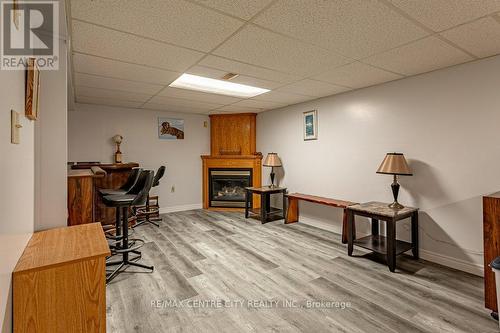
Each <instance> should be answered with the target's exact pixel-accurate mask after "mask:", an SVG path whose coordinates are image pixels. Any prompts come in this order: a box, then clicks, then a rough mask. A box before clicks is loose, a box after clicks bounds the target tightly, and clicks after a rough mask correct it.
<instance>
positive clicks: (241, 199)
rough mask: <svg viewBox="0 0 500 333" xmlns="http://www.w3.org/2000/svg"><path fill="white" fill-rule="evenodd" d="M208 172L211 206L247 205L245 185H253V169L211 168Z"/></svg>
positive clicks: (240, 206) (239, 206) (242, 206)
mask: <svg viewBox="0 0 500 333" xmlns="http://www.w3.org/2000/svg"><path fill="white" fill-rule="evenodd" d="M208 174H209V180H208V184H209V195H210V207H238V208H244V207H245V187H249V186H252V169H231V168H224V169H209V170H208ZM250 201H251V199H250Z"/></svg>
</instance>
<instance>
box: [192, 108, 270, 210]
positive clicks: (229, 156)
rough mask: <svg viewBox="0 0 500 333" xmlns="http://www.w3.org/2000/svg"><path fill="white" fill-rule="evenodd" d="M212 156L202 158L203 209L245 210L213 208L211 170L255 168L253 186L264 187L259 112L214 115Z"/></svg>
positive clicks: (258, 204) (211, 121)
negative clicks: (259, 148) (258, 134)
mask: <svg viewBox="0 0 500 333" xmlns="http://www.w3.org/2000/svg"><path fill="white" fill-rule="evenodd" d="M209 117H210V155H202V156H201V159H202V161H203V208H205V209H214V210H239V211H242V210H243V208H220V207H217V208H211V207H210V198H209V193H208V191H209V184H208V182H209V170H210V169H214V168H224V169H252V186H256V187H259V186H261V185H262V168H261V164H262V154H261V153H258V152H256V148H255V147H256V117H257V114H256V113H233V114H213V115H210V116H209ZM258 199H259V197H258V196H254V198H253V200H252V201H253V208H259V207H260V200H258Z"/></svg>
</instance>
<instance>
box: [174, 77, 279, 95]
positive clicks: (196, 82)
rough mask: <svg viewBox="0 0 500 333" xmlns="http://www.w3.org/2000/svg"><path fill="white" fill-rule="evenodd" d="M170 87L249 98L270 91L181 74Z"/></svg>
mask: <svg viewBox="0 0 500 333" xmlns="http://www.w3.org/2000/svg"><path fill="white" fill-rule="evenodd" d="M170 87H174V88H181V89H189V90H197V91H203V92H208V93H213V94H221V95H229V96H235V97H242V98H250V97H254V96H257V95H260V94H263V93H266V92H268V91H270V90H269V89H263V88H257V87H252V86H247V85H245V84H239V83H233V82H228V81H222V80H216V79H210V78H208V77H203V76H198V75H192V74H182V75H181V76H179V78H178V79H177V80H175V81H174V82H172V83H171V84H170Z"/></svg>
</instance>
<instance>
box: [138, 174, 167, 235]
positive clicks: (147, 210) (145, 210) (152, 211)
mask: <svg viewBox="0 0 500 333" xmlns="http://www.w3.org/2000/svg"><path fill="white" fill-rule="evenodd" d="M164 174H165V166H164V165H162V166H161V167H159V168H158V171H157V172H156V175H155V178H154V179H153V187H156V186H158V185H160V179H161V178H162V177H163V175H164ZM135 213H136V215H138V216H139V215H142V216H144V218H143V219H141V220H140V221H139V220H137V223H136V224H135V225H134V226H133V227H132V228H135V227H138V226H140V225H142V224H144V223H151V224H154V225H155V226H157V227H159V226H160V225H159V224H158V223H157V222H161V221H162V218H161V217H158V218H151V215H156V214H158V216H159V214H160V207H153V208H152V207H150V206H149V196H148V201H146V206H145V207H139V208H137V209H136V211H135Z"/></svg>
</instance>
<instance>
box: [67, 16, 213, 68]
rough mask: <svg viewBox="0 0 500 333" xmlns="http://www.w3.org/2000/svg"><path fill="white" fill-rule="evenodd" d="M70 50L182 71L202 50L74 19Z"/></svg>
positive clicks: (199, 57)
mask: <svg viewBox="0 0 500 333" xmlns="http://www.w3.org/2000/svg"><path fill="white" fill-rule="evenodd" d="M72 27H73V39H72V41H73V50H74V51H76V52H80V53H85V54H91V55H96V56H101V57H105V58H111V59H116V60H122V61H125V62H130V63H134V64H139V65H149V66H152V67H159V68H162V69H168V70H173V71H179V72H183V71H184V70H186V69H187V68H188V67H190V66H192V65H193V64H194V63H196V62H197V61H198V60H200V59H201V57H202V56H203V53H201V52H197V51H192V50H187V49H184V48H181V47H177V46H172V45H168V44H165V43H160V42H155V41H152V40H148V39H144V38H141V37H136V36H133V35H130V34H126V33H122V32H119V31H115V30H110V29H106V28H103V27H98V26H96V25H93V24H88V23H84V22H80V21H73V26H72Z"/></svg>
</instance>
